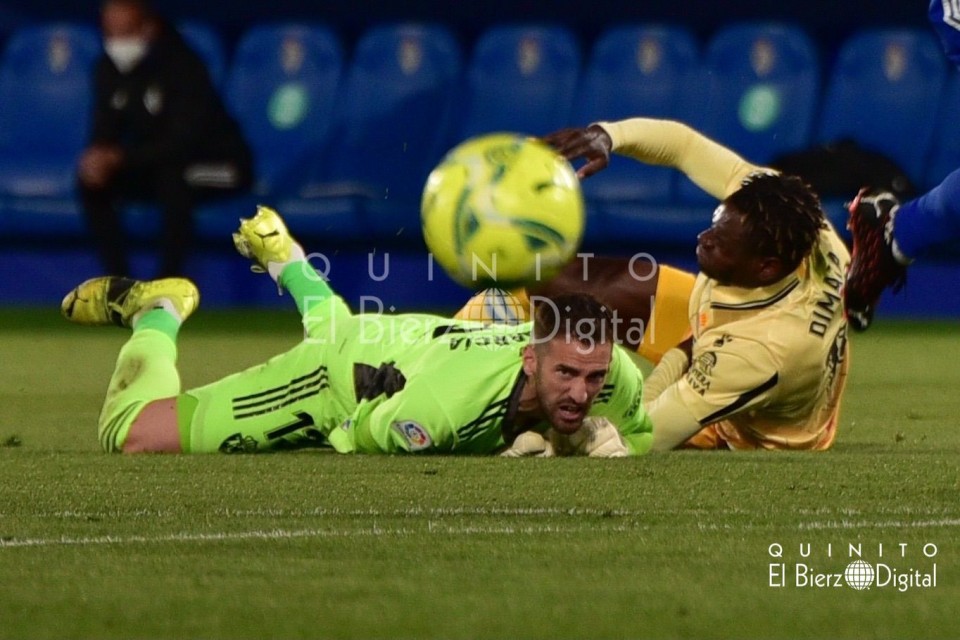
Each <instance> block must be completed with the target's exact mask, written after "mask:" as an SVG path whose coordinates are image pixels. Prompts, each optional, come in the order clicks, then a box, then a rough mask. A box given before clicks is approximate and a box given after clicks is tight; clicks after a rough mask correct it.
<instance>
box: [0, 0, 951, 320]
mask: <svg viewBox="0 0 960 640" xmlns="http://www.w3.org/2000/svg"><path fill="white" fill-rule="evenodd" d="M157 5H158V8H159V10H160V11H161V13H162V14H163V15H164V17H166V18H168V19H169V20H170V21H171V22H173V23H174V24H176V25H177V26H178V27H180V28H181V30H182V32H183V33H184V35H185V36H186V37H187V38H188V40H189V41H190V42H191V43H193V45H194V46H195V48H196V49H197V50H198V52H200V53H201V55H202V56H203V57H204V59H205V60H207V62H208V67H209V68H210V71H211V74H212V75H213V76H214V78H215V79H216V80H217V83H218V86H219V87H220V89H221V91H222V93H223V95H224V98H225V99H226V101H227V103H228V105H229V106H230V108H231V110H232V111H233V112H234V115H235V117H237V119H238V120H240V122H241V125H242V126H243V128H244V130H245V132H246V133H247V136H248V138H249V139H250V140H251V142H252V144H253V146H254V151H255V153H256V155H257V166H258V182H257V185H256V187H255V188H254V190H253V192H251V193H250V194H249V195H248V196H247V197H243V198H239V199H237V200H235V201H231V202H224V203H217V204H215V205H209V206H204V207H202V208H201V209H200V210H199V211H198V214H197V228H198V235H199V239H200V247H198V250H197V251H195V252H194V254H193V256H194V257H193V258H192V259H191V261H190V263H189V268H188V271H189V273H188V274H187V275H189V276H190V277H192V278H194V279H195V280H197V282H198V284H199V285H200V286H201V288H202V290H203V293H204V297H205V304H212V305H223V306H238V305H273V304H278V303H279V304H283V303H282V302H278V301H277V299H276V292H275V290H273V289H272V287H269V286H267V285H266V284H265V283H262V282H257V281H256V280H253V279H252V276H251V275H250V274H249V273H248V272H247V271H246V266H245V265H244V264H243V263H242V261H241V260H240V259H239V258H236V257H235V256H234V255H233V254H232V251H231V246H230V238H229V232H230V230H231V229H232V228H233V227H234V226H235V224H236V218H237V217H239V216H240V215H247V214H249V213H250V212H252V207H253V205H254V204H255V203H256V202H258V201H261V202H268V203H270V204H274V205H276V206H277V207H278V208H279V209H280V210H281V212H282V213H284V214H285V216H286V217H287V218H288V220H289V222H290V225H291V227H293V229H294V231H295V232H296V233H297V235H298V236H300V237H301V238H302V239H303V240H304V241H305V244H307V245H308V247H309V248H311V249H315V250H317V251H319V252H322V253H323V256H324V258H326V259H328V260H329V261H330V264H331V268H330V276H331V279H332V281H333V283H334V286H335V287H337V288H338V289H339V290H340V291H341V292H343V293H344V294H345V297H347V298H348V299H349V300H351V301H352V302H354V303H355V304H356V303H358V302H359V299H360V297H361V296H364V295H368V296H377V297H379V298H380V299H381V300H383V301H384V302H385V303H386V305H388V306H391V305H392V306H394V307H396V308H398V309H413V308H436V309H439V308H449V307H453V306H456V305H457V303H458V302H459V301H460V300H462V299H464V297H465V296H466V294H467V292H465V291H464V290H462V289H460V288H459V287H458V286H457V285H455V284H453V283H452V282H450V281H449V280H447V279H446V277H445V276H444V275H443V274H442V273H439V270H438V269H436V268H435V267H434V266H433V265H432V264H431V263H430V262H429V261H428V259H427V258H426V257H425V254H424V247H423V242H422V238H421V235H420V230H419V220H418V216H419V213H418V198H419V192H420V189H421V187H422V184H423V179H424V178H425V176H426V174H427V173H428V172H429V169H430V168H431V167H432V166H433V165H434V164H435V163H436V161H437V160H438V159H439V158H440V157H441V156H442V154H443V152H444V151H445V150H446V149H448V148H450V147H451V146H453V145H454V144H456V143H457V142H458V141H460V140H462V139H464V138H465V137H467V136H469V135H472V134H475V133H479V132H483V131H492V130H499V129H509V130H515V131H522V132H524V133H529V134H534V135H536V134H543V133H547V132H549V131H551V130H553V129H555V128H558V127H562V126H573V125H582V124H586V123H588V122H590V121H593V120H597V119H615V118H622V117H627V116H630V115H651V116H658V117H674V118H678V119H683V120H685V121H688V122H690V123H691V124H693V125H694V126H697V127H698V128H701V129H702V130H704V131H705V132H706V133H708V134H709V135H711V136H713V137H715V138H717V139H718V140H720V141H722V142H724V143H726V144H729V145H730V146H732V147H733V148H734V149H736V150H737V151H739V152H741V153H742V154H743V155H745V156H746V157H747V158H748V159H750V160H752V161H754V162H758V163H767V162H771V161H772V160H773V159H774V158H776V157H777V156H778V155H780V154H782V153H785V152H789V151H795V150H798V149H803V148H807V147H810V146H812V145H815V144H818V143H822V142H830V141H833V140H836V139H839V138H851V139H854V140H856V141H857V142H859V143H860V144H861V145H862V146H863V147H864V148H867V149H870V150H875V151H878V152H881V153H883V154H885V155H886V156H888V157H890V158H891V159H892V160H894V161H895V162H896V163H897V164H898V165H899V166H900V167H901V168H902V169H903V170H904V172H905V173H906V174H907V175H908V177H909V178H910V180H911V181H912V182H913V183H914V184H915V185H916V186H917V187H918V188H926V187H929V186H931V185H933V184H936V182H937V181H938V180H939V179H940V178H942V177H943V175H945V173H946V172H947V171H949V170H950V169H951V168H954V167H958V166H960V131H958V130H957V128H956V127H955V126H952V124H953V118H952V117H947V115H948V114H951V113H952V110H953V109H955V108H956V106H957V105H958V102H960V81H958V79H957V74H956V71H955V70H954V69H952V68H951V67H948V65H947V63H946V61H945V59H944V57H943V55H942V53H941V51H940V47H939V43H938V42H937V41H936V38H935V36H934V35H933V32H932V30H931V29H930V28H929V26H928V24H927V22H926V8H927V7H926V3H925V2H916V1H913V2H907V1H906V0H896V1H891V2H885V3H882V4H881V3H877V2H866V1H860V0H852V1H848V2H844V3H834V2H797V3H784V2H758V1H756V0H754V1H746V0H728V1H726V2H708V1H705V0H697V1H694V2H686V3H678V2H675V1H670V2H668V1H661V0H648V1H646V2H642V3H624V2H613V1H610V0H594V1H593V2H589V3H585V2H552V3H543V2H532V1H514V2H508V1H500V0H497V1H490V2H474V3H451V2H440V1H435V0H424V1H420V2H412V3H395V2H364V3H357V2H347V1H343V0H328V1H325V2H323V3H315V4H307V3H303V2H294V1H293V0H274V1H273V2H270V3H262V2H254V1H252V0H250V1H244V0H238V1H235V2H230V3H217V2H210V3H198V2H195V1H194V2H187V1H185V0H167V1H165V2H158V3H157ZM97 12H98V3H95V2H84V3H77V2H67V1H56V0H34V1H32V2H29V3H28V2H5V3H3V4H2V5H0V51H2V57H0V220H2V222H3V224H2V225H0V270H2V274H3V275H4V278H3V279H2V281H0V305H22V304H30V305H48V304H55V303H56V302H58V301H59V297H60V296H61V295H62V294H63V292H65V291H66V289H67V288H69V286H70V285H71V284H73V283H74V282H75V281H77V280H78V279H81V278H84V277H88V276H92V275H96V273H97V269H98V266H97V263H96V261H95V259H94V256H93V254H92V251H91V247H90V242H89V238H88V237H87V232H86V229H85V228H84V225H83V223H82V219H81V218H80V216H79V212H78V210H77V203H76V202H75V199H74V196H73V193H72V171H73V164H74V162H75V159H76V155H77V153H78V151H79V148H80V145H82V144H83V142H84V140H85V135H86V119H87V109H88V100H89V95H88V92H89V87H88V85H87V84H86V83H87V80H88V78H87V75H86V74H87V71H88V68H89V63H90V60H91V59H92V57H93V56H95V55H98V54H99V44H98V43H96V42H95V38H96V31H95V28H96V24H97ZM28 36H29V37H28ZM91 38H93V39H94V40H91ZM91 42H94V44H92V45H91ZM291 46H294V47H295V50H296V51H297V52H298V56H299V59H300V64H298V65H294V66H295V68H291V67H290V65H281V64H280V63H279V62H278V61H282V60H283V56H284V55H285V54H286V55H289V53H290V51H291V49H290V47H291ZM64 47H66V50H69V51H70V52H71V55H70V56H67V58H66V59H68V60H69V64H67V63H64V62H63V61H64V59H65V58H63V51H64ZM271 65H272V66H271ZM948 125H949V126H948ZM584 192H585V196H586V198H587V202H588V226H587V236H586V238H585V241H584V250H585V251H591V252H595V253H616V254H621V255H629V254H631V253H634V252H641V251H642V252H647V253H651V254H653V255H655V256H657V257H658V259H661V260H663V261H667V262H670V263H673V264H678V265H679V266H682V267H686V268H691V269H692V268H694V267H695V265H694V263H693V253H692V247H693V245H694V239H695V234H696V232H697V231H699V230H700V229H702V228H703V227H705V226H707V225H708V223H709V218H710V213H711V209H712V203H711V202H710V200H709V198H705V197H704V195H703V194H701V193H699V192H698V191H697V190H696V188H695V187H693V186H692V185H691V184H690V183H688V182H687V181H686V180H685V179H681V178H680V177H679V176H677V175H675V174H673V173H671V172H669V171H666V170H663V169H657V168H646V167H638V166H636V165H635V164H634V163H629V162H626V161H624V162H615V163H614V164H613V165H611V168H610V169H609V170H608V171H607V172H605V173H604V174H601V175H600V176H598V177H597V178H594V179H592V180H589V181H586V182H585V184H584ZM853 195H854V193H849V194H848V195H846V197H847V198H849V197H852V196H853ZM842 205H843V196H830V197H825V206H826V209H827V211H828V215H829V216H830V217H831V219H832V220H834V222H835V223H836V224H837V226H838V227H842V226H843V221H844V213H845V212H844V210H843V206H842ZM125 216H126V218H125V224H126V225H127V226H128V227H129V228H130V230H131V231H132V232H133V237H134V240H133V243H134V249H135V251H136V256H135V258H136V259H135V266H136V268H137V269H139V270H141V271H142V272H143V273H144V274H147V273H149V272H150V269H151V267H152V265H153V263H154V260H155V257H154V256H153V255H152V253H151V251H150V249H149V247H150V243H149V239H150V238H151V237H152V236H153V235H154V234H155V233H156V229H157V221H156V211H153V210H151V209H150V208H149V207H132V208H130V210H129V211H127V212H126V213H125ZM388 256H389V257H388ZM957 264H958V263H957V261H956V259H955V256H954V255H953V254H945V255H943V256H938V257H937V258H936V259H934V260H931V261H928V262H926V263H924V264H922V265H921V264H918V265H916V266H915V267H914V269H913V272H912V273H911V281H910V285H909V286H908V288H907V289H906V290H905V292H904V293H902V294H901V295H899V296H896V297H892V298H889V299H888V300H886V301H884V303H883V307H884V309H885V312H886V313H888V314H891V315H898V314H901V315H902V314H905V315H913V316H957V315H960V296H944V295H942V291H943V290H944V288H945V287H947V286H949V285H950V284H954V283H956V282H957V275H958V274H957V271H956V267H957ZM385 270H386V271H385ZM937 292H941V293H939V294H938V293H937Z"/></svg>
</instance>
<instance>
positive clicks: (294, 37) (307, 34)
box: [225, 24, 343, 194]
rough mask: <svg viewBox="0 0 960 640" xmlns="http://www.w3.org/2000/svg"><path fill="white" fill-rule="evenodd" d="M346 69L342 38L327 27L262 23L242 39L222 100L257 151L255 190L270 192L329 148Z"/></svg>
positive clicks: (246, 33) (260, 192)
mask: <svg viewBox="0 0 960 640" xmlns="http://www.w3.org/2000/svg"><path fill="white" fill-rule="evenodd" d="M342 70H343V50H342V47H341V44H340V41H339V39H338V37H337V36H336V35H335V34H334V33H333V32H332V31H330V30H329V29H327V28H326V27H323V26H319V25H309V24H271V25H260V26H257V27H252V28H251V29H249V30H248V31H246V32H245V33H244V34H243V35H242V36H241V38H240V41H239V42H238V43H237V48H236V51H235V53H234V57H233V61H232V63H231V65H230V68H229V71H228V74H227V82H226V89H225V95H226V101H227V105H228V107H229V108H230V110H231V111H232V113H233V115H234V116H235V117H236V118H237V120H238V121H239V123H240V126H241V127H242V129H243V131H244V133H245V135H246V137H247V140H248V141H249V143H250V146H251V147H252V149H253V154H254V160H255V163H256V178H257V181H256V185H255V188H254V191H255V192H256V193H258V194H270V193H271V192H272V191H273V190H274V189H275V188H277V186H278V184H279V183H280V182H281V181H282V180H284V178H285V177H286V176H288V174H290V172H291V171H293V170H294V169H295V168H296V167H297V166H298V165H299V163H300V162H301V161H302V160H303V158H304V157H306V156H307V154H309V153H310V152H312V151H313V149H315V148H317V147H320V146H322V145H323V144H325V143H326V141H327V138H328V135H329V133H330V122H331V120H332V115H333V107H334V101H335V99H336V96H337V95H338V94H337V91H338V88H339V84H340V76H341V73H342Z"/></svg>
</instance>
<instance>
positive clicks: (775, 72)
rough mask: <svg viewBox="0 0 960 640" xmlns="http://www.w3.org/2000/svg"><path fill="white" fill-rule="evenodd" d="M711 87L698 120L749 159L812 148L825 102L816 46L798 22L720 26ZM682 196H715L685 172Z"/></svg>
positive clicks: (709, 66) (711, 47)
mask: <svg viewBox="0 0 960 640" xmlns="http://www.w3.org/2000/svg"><path fill="white" fill-rule="evenodd" d="M704 71H705V79H706V85H705V91H704V93H703V95H701V96H696V95H694V96H691V102H692V103H694V104H697V105H699V106H698V108H697V112H696V114H695V115H694V116H693V117H692V119H691V122H692V124H693V125H694V126H695V127H696V128H697V129H699V130H700V131H702V132H703V133H705V134H706V135H708V136H710V137H711V138H713V139H715V140H717V141H718V142H720V143H721V144H723V145H725V146H727V147H730V148H731V149H733V150H734V151H736V152H737V153H738V154H739V155H741V156H743V157H744V158H745V159H747V160H749V161H750V162H753V163H756V164H761V165H763V164H767V163H769V162H770V161H772V160H773V159H774V158H775V157H776V156H778V155H780V154H782V153H784V152H787V151H795V150H798V149H802V148H806V147H807V146H809V144H810V143H811V140H812V132H813V124H814V119H815V114H816V110H817V107H818V103H819V97H820V96H819V92H820V67H819V60H818V55H817V49H816V47H815V45H814V44H813V42H812V41H811V40H810V38H809V37H808V36H807V34H806V33H804V32H803V31H802V30H801V29H800V28H799V27H796V26H792V25H786V24H779V23H743V24H736V25H732V26H729V27H727V28H724V29H722V30H720V31H718V32H717V33H716V34H715V35H714V36H713V37H712V38H711V40H710V42H709V43H708V45H707V50H706V53H705V56H704ZM679 195H680V199H681V200H682V201H684V202H691V203H693V202H703V203H707V202H710V201H711V197H710V196H709V195H707V194H706V193H704V192H703V191H702V190H701V189H700V188H699V187H697V186H696V185H694V184H693V183H692V182H690V181H689V180H688V179H686V178H682V179H681V181H680V194H679Z"/></svg>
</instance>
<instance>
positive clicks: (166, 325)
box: [133, 309, 180, 342]
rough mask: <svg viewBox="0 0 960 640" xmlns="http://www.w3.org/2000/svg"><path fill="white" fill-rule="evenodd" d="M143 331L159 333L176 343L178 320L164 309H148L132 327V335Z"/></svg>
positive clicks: (178, 329)
mask: <svg viewBox="0 0 960 640" xmlns="http://www.w3.org/2000/svg"><path fill="white" fill-rule="evenodd" d="M144 329H153V330H154V331H159V332H160V333H162V334H164V335H165V336H167V337H168V338H170V339H171V340H172V341H174V342H176V341H177V334H178V333H179V332H180V320H179V319H178V318H177V317H176V316H174V315H173V314H172V313H170V312H169V311H167V310H166V309H150V310H149V311H147V312H146V313H144V314H143V315H142V316H140V317H139V318H137V321H136V322H135V323H134V325H133V332H134V333H136V332H138V331H143V330H144Z"/></svg>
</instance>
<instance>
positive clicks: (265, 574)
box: [0, 310, 960, 638]
mask: <svg viewBox="0 0 960 640" xmlns="http://www.w3.org/2000/svg"><path fill="white" fill-rule="evenodd" d="M126 335H127V334H126V333H125V332H124V331H121V330H116V331H113V330H106V329H104V330H96V329H88V328H77V327H71V326H67V325H66V324H65V323H63V322H62V321H61V320H60V319H59V318H58V317H57V315H56V312H55V311H50V312H46V311H43V312H41V311H19V312H12V311H5V312H2V313H0V363H2V364H0V403H2V407H3V411H2V414H0V445H2V446H0V638H67V637H69V638H161V637H162V638H170V637H176V638H194V637H196V638H265V637H272V638H374V637H375V638H411V637H418V638H627V637H745V638H747V637H828V636H829V637H891V638H893V637H911V638H919V637H957V636H958V635H960V621H958V618H957V613H956V603H957V602H958V601H960V550H958V543H957V540H958V535H957V534H958V532H960V500H958V496H960V427H958V421H957V419H956V417H955V416H956V415H957V414H958V412H960V397H958V396H957V393H956V390H957V388H960V366H958V365H957V363H958V362H960V336H958V329H957V327H956V324H955V323H954V324H946V323H944V324H935V323H892V322H880V323H879V324H878V326H877V327H876V328H874V329H872V330H871V331H870V332H869V333H867V334H864V335H856V336H854V337H853V368H852V373H851V377H850V380H849V384H848V393H847V396H846V400H845V405H844V412H843V420H842V425H841V431H840V435H839V437H838V440H837V444H836V446H835V447H834V449H833V450H831V451H830V452H827V453H822V454H802V453H798V454H793V453H777V454H770V453H767V454H763V453H757V454H730V453H696V452H683V453H672V454H662V455H651V456H648V457H646V458H639V459H630V460H586V459H547V460H539V459H533V460H504V459H499V458H453V457H392V458H391V457H360V456H358V457H346V456H336V455H334V454H328V453H319V452H305V453H284V454H273V455H257V456H220V455H207V456H204V455H197V456H149V455H147V456H134V457H124V456H109V455H106V454H103V453H100V452H99V450H98V448H97V443H96V437H95V423H96V414H97V412H98V410H99V406H100V402H101V399H102V396H103V392H104V389H105V386H106V382H107V379H108V377H109V375H110V372H111V370H112V366H113V363H114V358H115V356H116V352H117V350H118V349H119V347H120V345H121V344H122V343H123V341H124V339H125V338H126ZM299 337H300V330H299V326H298V322H297V317H296V314H295V313H293V312H291V313H283V314H281V313H276V312H272V313H259V312H253V313H229V314H227V313H213V312H204V311H202V310H201V312H200V313H199V314H197V317H196V319H191V321H190V322H189V323H188V324H187V325H186V327H185V328H184V331H183V333H182V339H181V343H180V344H181V351H180V353H181V359H180V365H181V370H182V372H183V382H184V385H185V386H193V385H197V384H201V383H204V382H207V381H210V380H213V379H215V378H217V377H219V376H221V375H224V374H227V373H230V372H232V371H234V370H237V369H239V368H241V367H245V366H249V365H253V364H256V363H258V362H260V361H262V360H264V359H266V358H267V357H269V356H270V355H273V354H275V353H278V352H280V351H282V350H284V349H286V348H288V347H290V346H292V345H293V344H295V343H296V342H297V341H298V340H299ZM851 545H852V546H853V549H852V550H851ZM781 550H782V551H781ZM774 556H780V557H774ZM861 557H862V559H863V560H865V561H866V562H868V563H869V564H870V567H871V568H872V569H873V570H874V572H875V575H874V578H873V581H872V582H871V584H870V588H868V589H864V590H856V589H854V588H852V586H850V585H851V584H854V585H858V586H860V585H862V584H863V583H862V582H858V580H857V577H856V576H851V579H850V581H847V580H846V579H845V578H844V577H843V573H844V571H845V569H847V567H848V566H849V565H850V564H851V563H852V562H853V561H854V560H856V559H858V558H861ZM934 566H935V567H936V586H933V585H932V584H929V585H928V586H924V584H923V581H924V580H925V579H926V580H927V582H930V580H931V573H932V570H933V568H934ZM818 576H819V577H818ZM838 576H839V578H838ZM904 576H907V578H908V579H909V580H908V581H910V582H911V583H916V584H911V585H908V586H906V588H903V589H902V588H901V586H902V585H901V583H903V582H904V581H905V579H904ZM924 576H925V577H924ZM885 580H887V581H888V583H887V584H884V585H881V584H880V583H881V582H883V581H885ZM817 581H819V582H820V583H821V584H820V585H819V586H818V585H817V584H816V582H817ZM771 583H772V584H782V586H771ZM834 583H837V586H833V584H834Z"/></svg>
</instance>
